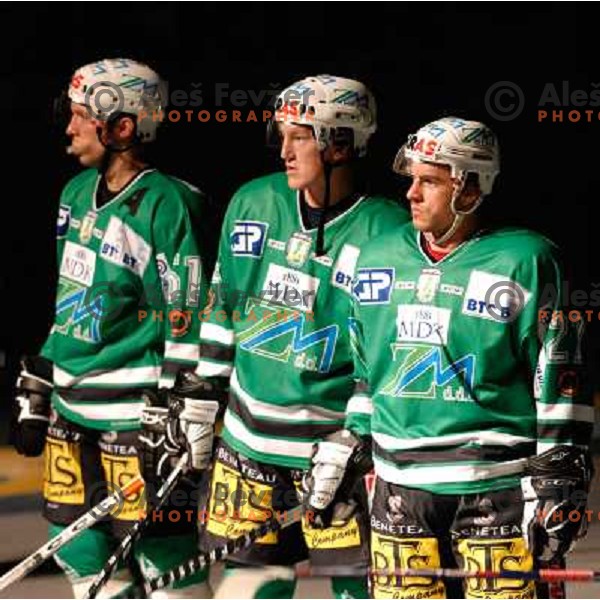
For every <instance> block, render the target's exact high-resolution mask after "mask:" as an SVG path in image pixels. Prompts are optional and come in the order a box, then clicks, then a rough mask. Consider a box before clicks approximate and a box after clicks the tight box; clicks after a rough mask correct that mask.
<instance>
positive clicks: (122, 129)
mask: <svg viewBox="0 0 600 600" xmlns="http://www.w3.org/2000/svg"><path fill="white" fill-rule="evenodd" d="M116 130H117V131H116V133H117V136H118V140H119V141H120V142H130V141H132V140H133V138H134V137H135V132H136V124H135V117H130V116H129V115H126V116H123V117H121V118H120V119H119V120H118V123H117V127H116Z"/></svg>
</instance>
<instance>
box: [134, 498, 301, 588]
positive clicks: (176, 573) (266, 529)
mask: <svg viewBox="0 0 600 600" xmlns="http://www.w3.org/2000/svg"><path fill="white" fill-rule="evenodd" d="M301 518H302V506H296V507H294V508H292V509H290V510H286V511H283V512H281V513H278V514H276V515H275V516H273V517H271V518H270V519H269V520H267V521H265V522H264V523H262V524H260V525H258V526H257V527H255V528H254V529H251V530H250V531H248V532H247V533H244V534H242V535H240V536H239V537H237V538H235V539H233V540H229V541H228V542H227V543H226V544H224V545H223V546H220V547H218V548H214V549H213V550H211V551H210V552H202V553H201V554H198V555H197V556H195V557H194V558H192V559H190V560H188V561H187V562H184V563H181V564H180V565H179V566H178V567H175V568H174V569H171V570H170V571H168V572H167V573H165V574H164V575H161V576H160V577H157V578H156V579H150V580H148V581H146V582H145V583H144V595H143V596H142V597H143V598H149V597H150V594H151V593H152V592H155V591H156V590H159V589H161V588H164V587H166V586H168V585H171V584H172V583H176V582H177V581H181V580H182V579H184V578H185V577H189V576H190V575H193V574H194V573H197V572H198V571H200V570H202V569H205V568H206V567H208V566H210V565H214V564H215V563H216V562H219V561H221V560H224V559H226V558H227V557H228V556H231V555H232V554H235V553H236V552H240V551H241V550H245V549H246V548H248V547H250V546H251V545H252V544H253V543H254V542H255V541H256V540H257V539H259V538H261V537H263V536H265V535H267V534H269V533H273V532H275V531H278V530H279V529H285V528H286V527H289V526H290V525H293V524H294V523H297V522H298V521H300V519H301Z"/></svg>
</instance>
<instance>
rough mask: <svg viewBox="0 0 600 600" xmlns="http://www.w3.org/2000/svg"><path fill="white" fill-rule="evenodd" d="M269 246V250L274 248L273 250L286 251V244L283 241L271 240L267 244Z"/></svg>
mask: <svg viewBox="0 0 600 600" xmlns="http://www.w3.org/2000/svg"><path fill="white" fill-rule="evenodd" d="M267 245H268V246H269V248H273V250H281V251H282V252H283V251H284V250H285V242H282V241H281V240H272V239H270V240H269V241H268V242H267Z"/></svg>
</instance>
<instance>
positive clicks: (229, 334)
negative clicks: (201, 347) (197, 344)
mask: <svg viewBox="0 0 600 600" xmlns="http://www.w3.org/2000/svg"><path fill="white" fill-rule="evenodd" d="M200 340H201V341H204V340H206V341H208V342H218V343H219V344H223V345H225V346H233V344H234V341H235V334H234V332H233V330H232V329H227V328H226V327H223V326H222V325H215V324H214V323H208V322H206V321H205V322H204V323H202V327H201V328H200Z"/></svg>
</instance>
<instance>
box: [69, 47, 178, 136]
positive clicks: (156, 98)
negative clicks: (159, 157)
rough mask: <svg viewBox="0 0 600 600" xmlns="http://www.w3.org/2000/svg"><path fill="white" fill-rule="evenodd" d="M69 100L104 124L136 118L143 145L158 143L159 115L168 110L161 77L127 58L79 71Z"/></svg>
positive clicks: (86, 67)
mask: <svg viewBox="0 0 600 600" xmlns="http://www.w3.org/2000/svg"><path fill="white" fill-rule="evenodd" d="M68 96H69V99H70V100H71V101H72V102H75V103H77V104H83V105H85V106H86V108H87V109H88V111H89V112H90V115H91V116H93V117H94V118H96V119H99V120H102V121H104V120H108V119H110V118H111V117H112V116H114V115H117V114H122V113H126V114H130V115H135V116H137V133H138V136H139V140H140V141H141V142H151V141H153V140H154V139H155V137H156V130H157V128H158V126H159V125H160V122H161V119H159V118H157V117H156V113H157V111H159V110H160V109H162V108H164V107H165V105H166V98H167V94H166V83H165V82H163V81H162V80H161V79H160V77H159V76H158V74H157V73H156V72H155V71H153V70H152V69H151V68H150V67H148V66H147V65H144V64H142V63H139V62H136V61H134V60H130V59H128V58H108V59H104V60H100V61H98V62H95V63H90V64H88V65H85V66H83V67H80V68H79V69H77V71H75V73H74V75H73V77H72V79H71V83H70V85H69V91H68ZM153 116H154V118H153Z"/></svg>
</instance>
